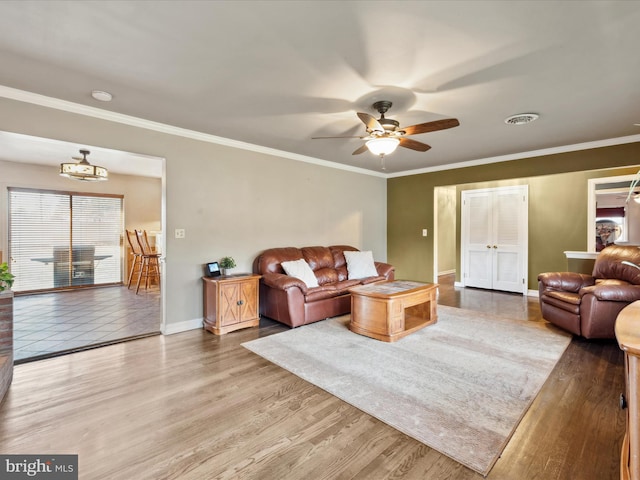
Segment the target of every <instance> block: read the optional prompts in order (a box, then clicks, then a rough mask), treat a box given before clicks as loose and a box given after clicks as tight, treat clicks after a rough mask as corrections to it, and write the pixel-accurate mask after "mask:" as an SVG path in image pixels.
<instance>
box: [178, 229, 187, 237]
mask: <svg viewBox="0 0 640 480" xmlns="http://www.w3.org/2000/svg"><path fill="white" fill-rule="evenodd" d="M184 237H185V231H184V228H176V238H184Z"/></svg>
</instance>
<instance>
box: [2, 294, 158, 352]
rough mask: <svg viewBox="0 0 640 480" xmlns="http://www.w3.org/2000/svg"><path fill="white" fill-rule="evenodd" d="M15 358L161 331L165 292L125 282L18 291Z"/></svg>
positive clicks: (15, 322) (14, 325) (78, 347)
mask: <svg viewBox="0 0 640 480" xmlns="http://www.w3.org/2000/svg"><path fill="white" fill-rule="evenodd" d="M13 300H14V301H13V343H14V361H15V362H16V363H23V362H24V361H31V360H38V359H41V358H46V357H47V356H53V355H57V354H60V353H61V352H65V353H66V352H68V351H74V350H78V349H84V348H87V347H90V346H96V345H100V344H105V343H107V344H108V343H114V342H117V341H119V340H123V339H130V338H131V337H139V336H145V335H151V334H157V333H159V332H160V323H161V318H160V315H161V312H160V291H159V289H158V288H154V289H150V290H148V291H143V290H140V293H139V294H138V295H136V294H135V289H131V290H128V289H127V287H126V286H114V287H104V288H91V289H83V290H75V291H68V292H55V293H43V294H37V295H22V296H20V295H17V296H15V297H14V299H13Z"/></svg>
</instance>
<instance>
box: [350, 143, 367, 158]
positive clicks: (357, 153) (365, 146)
mask: <svg viewBox="0 0 640 480" xmlns="http://www.w3.org/2000/svg"><path fill="white" fill-rule="evenodd" d="M366 151H367V144H366V143H365V144H364V145H362V146H361V147H360V148H356V149H355V150H354V151H353V153H352V154H351V155H360V154H361V153H364V152H366Z"/></svg>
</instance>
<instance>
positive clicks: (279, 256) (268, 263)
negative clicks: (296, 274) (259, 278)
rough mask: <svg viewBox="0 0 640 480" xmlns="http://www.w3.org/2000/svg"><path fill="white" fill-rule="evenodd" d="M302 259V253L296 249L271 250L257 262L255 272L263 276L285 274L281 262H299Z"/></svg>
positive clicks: (264, 253)
mask: <svg viewBox="0 0 640 480" xmlns="http://www.w3.org/2000/svg"><path fill="white" fill-rule="evenodd" d="M300 258H303V257H302V252H301V251H300V249H299V248H295V247H281V248H270V249H269V250H265V251H264V252H263V253H262V255H260V256H258V257H257V258H256V260H255V265H254V268H253V271H254V272H256V273H258V272H259V273H260V275H263V274H265V273H284V270H283V268H282V265H280V263H281V262H289V261H292V260H298V259H300Z"/></svg>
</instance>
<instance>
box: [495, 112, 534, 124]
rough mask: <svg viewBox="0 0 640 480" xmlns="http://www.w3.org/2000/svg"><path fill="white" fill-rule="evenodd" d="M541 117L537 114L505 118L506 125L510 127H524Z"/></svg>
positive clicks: (521, 114) (522, 114)
mask: <svg viewBox="0 0 640 480" xmlns="http://www.w3.org/2000/svg"><path fill="white" fill-rule="evenodd" d="M539 116H540V115H538V114H537V113H518V114H516V115H511V116H510V117H507V118H505V120H504V123H506V124H508V125H524V124H525V123H531V122H533V121H534V120H537V119H538V117H539Z"/></svg>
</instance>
